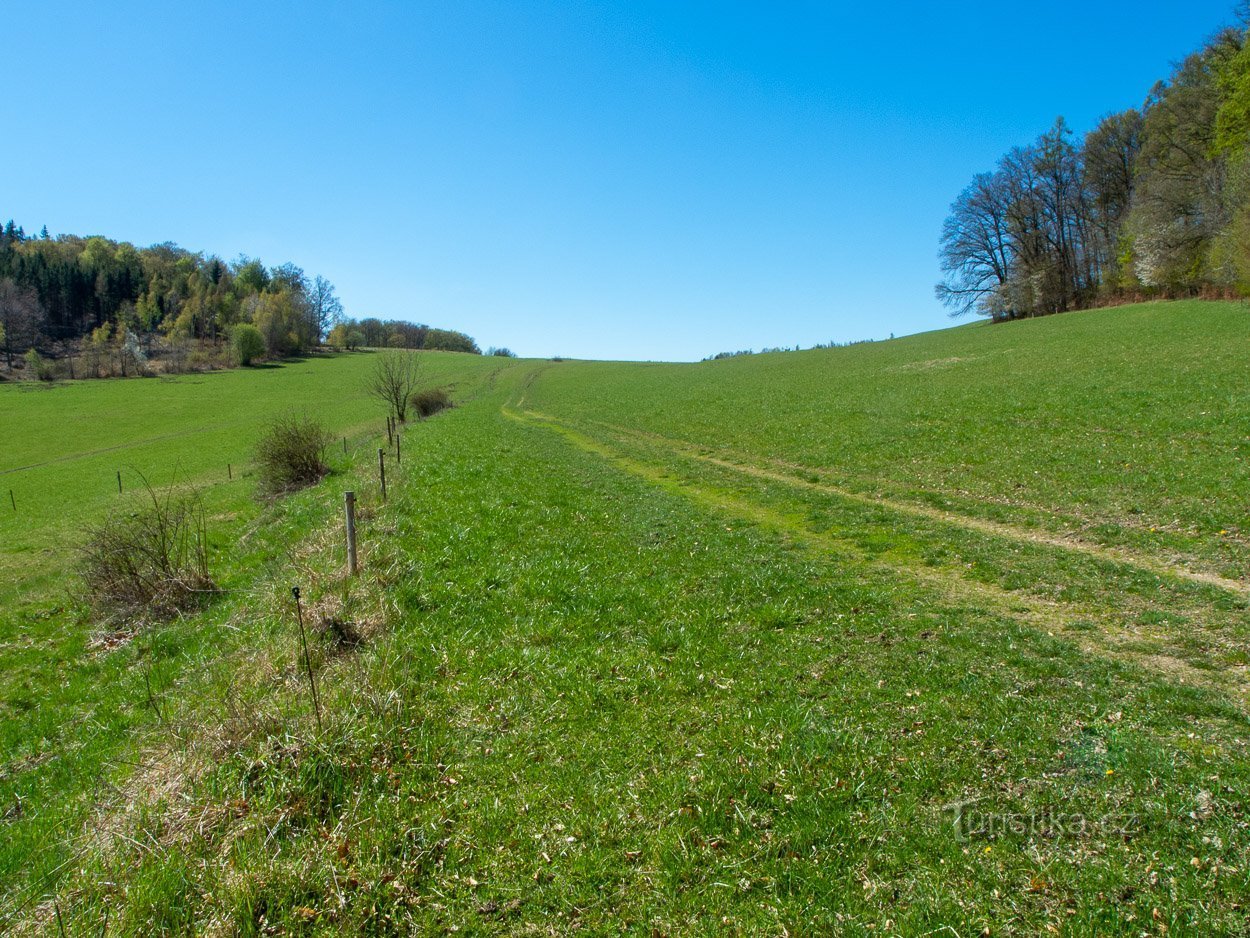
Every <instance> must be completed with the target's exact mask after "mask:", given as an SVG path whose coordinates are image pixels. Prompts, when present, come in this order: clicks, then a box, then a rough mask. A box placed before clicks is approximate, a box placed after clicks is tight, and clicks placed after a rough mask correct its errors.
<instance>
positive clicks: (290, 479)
mask: <svg viewBox="0 0 1250 938" xmlns="http://www.w3.org/2000/svg"><path fill="white" fill-rule="evenodd" d="M329 445H330V431H328V430H327V429H326V428H325V427H323V426H322V425H321V424H319V423H317V421H315V420H312V419H311V418H309V417H297V416H294V415H288V416H285V417H279V418H278V419H277V420H275V421H274V422H273V423H271V424H270V425H269V427H268V428H267V429H266V430H265V433H264V435H263V436H261V438H260V442H259V443H257V444H256V463H257V465H258V466H259V468H260V484H261V488H262V489H264V490H265V491H266V492H268V493H269V494H277V493H280V492H289V491H291V490H293V489H298V488H303V487H304V486H306V485H312V484H313V483H314V482H316V481H317V480H318V479H320V478H321V477H322V476H323V475H325V474H326V473H327V472H328V471H329V467H328V466H326V463H325V453H326V447H328V446H329Z"/></svg>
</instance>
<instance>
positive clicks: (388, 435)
mask: <svg viewBox="0 0 1250 938" xmlns="http://www.w3.org/2000/svg"><path fill="white" fill-rule="evenodd" d="M394 442H395V434H394V433H393V432H392V431H391V415H390V414H387V415H386V445H387V446H390V445H391V444H392V443H394Z"/></svg>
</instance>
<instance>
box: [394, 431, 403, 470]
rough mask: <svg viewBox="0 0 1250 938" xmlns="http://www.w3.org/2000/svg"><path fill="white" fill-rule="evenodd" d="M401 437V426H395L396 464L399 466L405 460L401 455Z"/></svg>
mask: <svg viewBox="0 0 1250 938" xmlns="http://www.w3.org/2000/svg"><path fill="white" fill-rule="evenodd" d="M399 438H400V432H399V427H396V428H395V465H397V466H398V465H399V464H400V463H401V462H403V460H402V459H401V458H400V456H399Z"/></svg>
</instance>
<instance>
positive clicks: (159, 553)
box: [82, 480, 214, 619]
mask: <svg viewBox="0 0 1250 938" xmlns="http://www.w3.org/2000/svg"><path fill="white" fill-rule="evenodd" d="M144 487H145V488H146V490H147V494H148V500H149V501H150V504H147V505H145V506H144V507H143V508H141V509H139V510H138V511H132V512H129V513H125V512H118V513H115V514H114V515H113V516H112V517H111V518H110V519H109V520H108V521H106V522H105V523H104V524H101V525H99V526H98V527H95V528H92V529H91V530H90V531H89V532H88V536H87V540H86V543H85V544H84V545H83V547H82V577H83V580H84V582H85V584H86V587H87V591H88V593H89V595H90V601H91V604H92V605H93V606H94V607H95V608H96V609H97V610H98V611H100V612H102V613H104V614H106V615H108V616H111V617H121V618H143V619H168V618H172V617H173V616H175V615H178V614H179V613H181V612H185V611H188V610H190V609H193V608H195V607H196V606H198V605H200V603H201V602H202V601H203V600H204V598H205V597H206V596H207V595H208V594H209V593H210V592H212V591H213V589H214V586H213V581H212V579H211V578H210V577H209V575H208V538H207V534H206V531H205V524H204V506H203V504H202V503H201V502H200V499H199V496H198V495H196V494H195V493H192V494H189V495H188V494H176V493H175V492H174V491H173V490H172V489H171V490H170V491H169V492H168V493H167V494H166V495H165V496H164V498H162V497H161V496H160V495H158V494H157V493H156V491H155V490H153V488H152V487H151V486H150V485H148V484H147V482H146V480H145V481H144Z"/></svg>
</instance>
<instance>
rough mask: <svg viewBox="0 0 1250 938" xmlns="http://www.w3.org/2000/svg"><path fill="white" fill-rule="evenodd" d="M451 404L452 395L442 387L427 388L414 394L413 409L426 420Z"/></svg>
mask: <svg viewBox="0 0 1250 938" xmlns="http://www.w3.org/2000/svg"><path fill="white" fill-rule="evenodd" d="M450 406H451V395H450V394H448V393H447V392H446V391H445V390H443V389H442V388H427V389H426V390H424V391H418V392H417V393H416V394H414V395H412V409H413V410H415V411H416V412H417V416H418V417H420V418H421V419H422V420H424V419H425V418H426V417H433V416H434V415H435V414H437V413H438V412H439V411H440V410H446V409H447V408H449V407H450Z"/></svg>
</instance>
